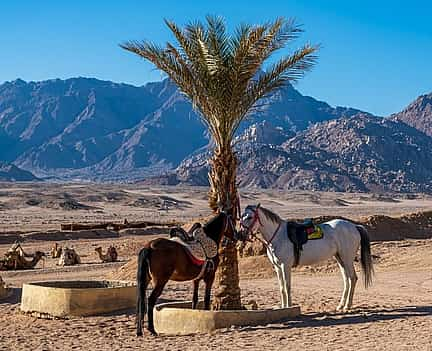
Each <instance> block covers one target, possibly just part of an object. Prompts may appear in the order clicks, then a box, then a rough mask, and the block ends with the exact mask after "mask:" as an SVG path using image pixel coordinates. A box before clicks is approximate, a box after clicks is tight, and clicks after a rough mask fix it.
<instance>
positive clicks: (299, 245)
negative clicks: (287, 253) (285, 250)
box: [287, 219, 323, 267]
mask: <svg viewBox="0 0 432 351" xmlns="http://www.w3.org/2000/svg"><path fill="white" fill-rule="evenodd" d="M287 233H288V238H289V240H290V241H291V242H292V243H293V246H294V264H293V267H297V266H298V264H299V261H300V255H301V251H302V250H303V245H304V244H306V243H307V242H308V240H315V239H321V238H322V237H323V231H322V229H321V227H319V226H316V225H314V224H313V223H312V220H310V219H307V220H305V221H304V222H303V223H298V222H287Z"/></svg>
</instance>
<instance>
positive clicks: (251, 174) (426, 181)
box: [176, 114, 432, 192]
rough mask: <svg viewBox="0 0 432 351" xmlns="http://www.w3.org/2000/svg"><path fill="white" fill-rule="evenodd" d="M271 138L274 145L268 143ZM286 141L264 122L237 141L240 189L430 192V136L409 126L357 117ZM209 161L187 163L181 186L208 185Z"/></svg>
mask: <svg viewBox="0 0 432 351" xmlns="http://www.w3.org/2000/svg"><path fill="white" fill-rule="evenodd" d="M269 135H270V136H271V140H274V141H276V143H274V144H271V143H269V141H268V139H269ZM285 138H286V136H285V134H284V131H283V130H280V129H277V128H274V127H271V126H268V125H266V124H259V125H254V126H252V127H250V128H249V129H248V130H246V131H245V133H244V134H243V135H241V136H240V137H239V138H238V139H239V140H242V141H243V142H242V143H238V144H237V155H238V157H239V159H240V167H239V181H240V185H241V186H244V187H251V186H252V187H263V188H279V189H303V190H326V191H374V192H383V191H395V192H431V191H432V152H431V151H432V138H430V137H428V136H427V135H425V134H424V133H422V132H420V131H418V130H417V129H415V128H412V127H410V126H408V125H407V124H405V123H402V122H398V121H392V120H389V119H384V118H379V117H372V116H368V115H361V114H359V115H355V116H353V117H349V118H340V119H336V120H331V121H327V122H322V123H317V124H315V125H313V126H311V127H310V128H309V129H307V130H306V131H303V132H299V133H297V134H296V135H295V136H294V137H291V138H289V139H287V140H286V139H285ZM284 140H285V141H284ZM282 141H284V142H282ZM207 158H208V153H206V152H203V153H201V154H197V155H194V156H193V157H191V158H188V159H186V160H184V161H183V162H182V163H181V165H180V166H179V167H178V168H177V171H176V174H177V180H178V182H182V183H187V184H198V185H205V184H207V183H208V181H207V177H206V175H207V172H208V165H207V162H206V160H207Z"/></svg>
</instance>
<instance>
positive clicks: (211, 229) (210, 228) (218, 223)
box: [203, 212, 226, 242]
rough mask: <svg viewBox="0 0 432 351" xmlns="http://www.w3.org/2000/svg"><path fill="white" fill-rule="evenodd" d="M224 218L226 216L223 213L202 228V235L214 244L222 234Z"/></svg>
mask: <svg viewBox="0 0 432 351" xmlns="http://www.w3.org/2000/svg"><path fill="white" fill-rule="evenodd" d="M224 216H226V215H225V213H223V212H221V213H219V214H218V215H216V216H214V217H213V218H212V219H210V220H209V221H208V222H207V223H206V224H204V226H203V230H204V233H206V234H207V236H208V237H210V238H212V239H213V240H214V241H216V242H218V241H219V238H220V236H221V234H222V229H223V228H222V226H223V225H224V220H223V219H224V218H223V217H224Z"/></svg>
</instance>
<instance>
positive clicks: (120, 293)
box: [21, 281, 136, 318]
mask: <svg viewBox="0 0 432 351" xmlns="http://www.w3.org/2000/svg"><path fill="white" fill-rule="evenodd" d="M135 305H136V287H135V286H134V285H133V284H131V283H127V282H121V281H45V282H36V283H28V284H24V285H23V289H22V297H21V311H23V312H26V313H30V314H33V315H36V316H38V317H46V318H52V317H59V318H67V317H77V316H94V315H100V314H107V313H111V312H115V311H120V310H126V309H130V308H135Z"/></svg>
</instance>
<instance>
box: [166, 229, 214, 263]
mask: <svg viewBox="0 0 432 351" xmlns="http://www.w3.org/2000/svg"><path fill="white" fill-rule="evenodd" d="M194 238H195V240H193V241H187V242H185V241H183V240H181V239H180V238H179V237H176V236H175V237H172V238H171V239H170V240H172V241H176V242H178V243H180V244H182V245H183V246H185V247H186V249H187V250H188V251H189V253H190V254H191V255H192V256H193V257H194V258H196V259H198V260H201V261H204V260H206V259H209V258H213V257H215V256H216V255H217V249H218V247H217V244H216V243H215V242H214V241H213V240H212V239H210V238H209V237H207V236H206V235H205V233H204V231H203V230H202V228H198V229H197V230H195V232H194Z"/></svg>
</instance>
